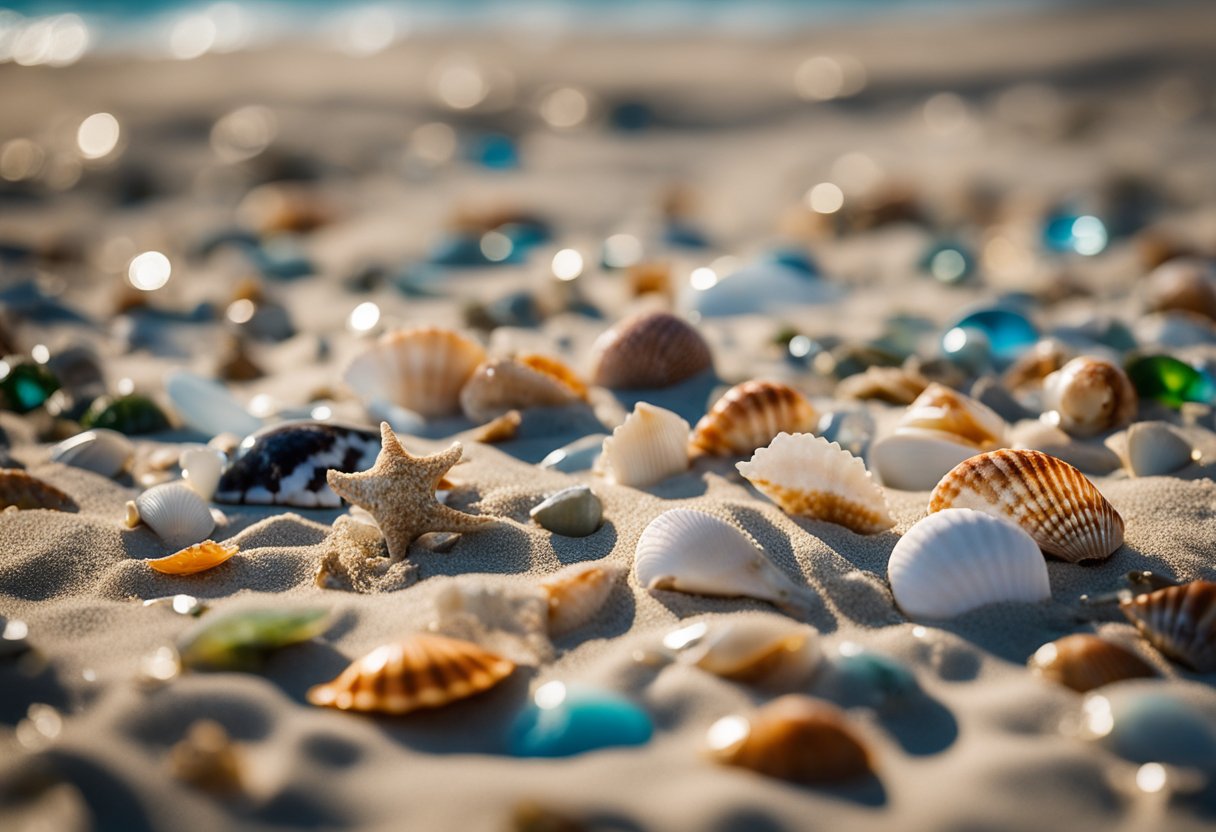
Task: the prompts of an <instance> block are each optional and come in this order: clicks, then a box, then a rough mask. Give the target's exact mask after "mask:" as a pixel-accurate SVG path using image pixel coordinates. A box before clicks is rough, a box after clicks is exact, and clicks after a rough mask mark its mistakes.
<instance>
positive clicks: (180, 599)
mask: <svg viewBox="0 0 1216 832" xmlns="http://www.w3.org/2000/svg"><path fill="white" fill-rule="evenodd" d="M142 606H145V607H163V608H164V609H167V610H171V611H172V612H174V613H176V614H178V615H188V616H190V617H191V618H198V617H199V616H200V615H202V614H203V613H205V612H206V611H207V610H209V609H211V607H210V606H209V605H207V604H205V603H203V602H202V601H200V600H198V599H197V598H195V597H194V596H193V595H186V594H185V593H180V592H179V593H178V594H177V595H165V596H163V597H160V598H149V599H148V600H146V601H144V602H143V604H142Z"/></svg>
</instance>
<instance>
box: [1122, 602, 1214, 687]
mask: <svg viewBox="0 0 1216 832" xmlns="http://www.w3.org/2000/svg"><path fill="white" fill-rule="evenodd" d="M1119 608H1120V609H1121V610H1123V614H1124V615H1125V616H1127V619H1128V621H1131V622H1132V623H1133V624H1135V625H1136V629H1138V630H1139V631H1140V633H1141V635H1143V636H1144V637H1145V638H1146V639H1148V642H1149V643H1150V644H1152V645H1153V646H1154V647H1156V648H1157V649H1158V650H1160V651H1161V652H1162V653H1164V654H1165V655H1167V656H1169V657H1170V658H1171V659H1175V660H1177V661H1179V662H1181V663H1182V664H1184V665H1186V666H1187V667H1189V668H1191V669H1192V670H1197V671H1198V672H1200V673H1212V672H1214V671H1216V583H1213V582H1212V581H1192V582H1191V583H1189V584H1183V585H1182V586H1171V587H1166V588H1165V589H1159V590H1157V591H1156V592H1150V593H1147V594H1144V595H1137V596H1135V597H1132V598H1127V599H1125V600H1123V601H1122V602H1120V604H1119Z"/></svg>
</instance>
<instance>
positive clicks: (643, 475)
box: [596, 402, 689, 488]
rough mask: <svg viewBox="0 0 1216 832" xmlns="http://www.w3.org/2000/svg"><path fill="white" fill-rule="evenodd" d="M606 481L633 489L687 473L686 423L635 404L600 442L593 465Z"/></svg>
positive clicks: (658, 410) (674, 416) (645, 404)
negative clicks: (597, 458)
mask: <svg viewBox="0 0 1216 832" xmlns="http://www.w3.org/2000/svg"><path fill="white" fill-rule="evenodd" d="M596 465H597V467H598V469H599V470H601V471H602V472H603V473H604V474H605V475H606V476H607V477H608V479H610V480H612V481H613V482H615V483H617V484H619V485H630V486H634V487H635V488H640V487H644V486H647V485H653V484H654V483H656V482H661V481H662V480H665V479H667V478H668V477H670V476H673V475H675V474H678V473H680V472H681V471H686V470H688V465H689V462H688V422H685V421H684V420H683V419H681V418H680V417H679V416H678V415H677V414H675V413H672V412H671V411H670V410H665V409H663V408H661V407H655V406H654V405H652V404H649V403H647V402H638V404H637V407H635V408H634V409H633V412H632V413H630V414H629V415H628V416H627V417H626V418H625V421H624V422H622V423H621V424H619V425H617V427H616V428H615V429H614V430H613V431H612V435H611V436H609V437H607V438H605V439H604V450H603V453H602V454H601V455H600V458H599V460H598V461H597V462H596Z"/></svg>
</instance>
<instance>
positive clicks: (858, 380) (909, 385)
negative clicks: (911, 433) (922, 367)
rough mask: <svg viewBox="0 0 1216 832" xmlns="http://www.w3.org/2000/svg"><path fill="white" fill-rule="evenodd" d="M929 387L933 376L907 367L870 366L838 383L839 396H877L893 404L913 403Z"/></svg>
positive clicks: (859, 398)
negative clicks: (927, 375) (928, 376)
mask: <svg viewBox="0 0 1216 832" xmlns="http://www.w3.org/2000/svg"><path fill="white" fill-rule="evenodd" d="M928 386H929V379H927V378H925V377H924V376H923V375H921V374H920V373H918V372H916V371H915V370H907V369H904V368H903V367H867V368H866V369H865V370H864V371H862V372H860V373H857V374H855V375H851V376H849V377H848V378H845V379H842V380H841V381H840V383H839V384H837V385H836V398H838V399H858V400H868V399H873V400H876V401H880V402H888V403H889V404H911V403H912V402H913V401H915V400H916V397H917V396H919V395H920V394H921V393H923V392H924V390H925V388H926V387H928Z"/></svg>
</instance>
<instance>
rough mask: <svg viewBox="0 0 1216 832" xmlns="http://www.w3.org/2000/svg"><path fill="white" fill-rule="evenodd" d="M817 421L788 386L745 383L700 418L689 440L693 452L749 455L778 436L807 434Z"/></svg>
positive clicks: (802, 400)
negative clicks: (783, 433)
mask: <svg viewBox="0 0 1216 832" xmlns="http://www.w3.org/2000/svg"><path fill="white" fill-rule="evenodd" d="M818 418H819V414H818V413H816V412H815V408H814V407H813V406H812V405H811V403H810V402H809V401H807V399H806V396H804V395H802V394H801V393H799V392H798V391H797V390H795V389H794V388H793V387H790V386H789V385H788V384H782V383H781V382H779V381H745V382H743V383H742V384H736V385H735V386H734V387H732V388H731V389H729V390H727V391H726V393H725V394H723V396H722V398H720V399H718V401H716V402H715V403H714V405H713V407H711V408H710V409H709V412H708V413H706V414H705V415H704V416H702V417H701V421H699V422H697V426H696V427H695V428H694V429H693V432H692V439H691V440H690V441H691V444H692V447H693V448H694V449H696V450H700V451H703V452H705V453H707V454H714V455H716V456H732V455H735V454H750V453H751V452H752V451H754V450H756V448H762V447H764V446H765V445H767V444H768V443H769V442H772V441H773V437H775V436H776V435H777V434H779V433H782V432H785V433H810V432H811V431H812V430H814V428H815V425H816V423H817V420H818Z"/></svg>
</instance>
